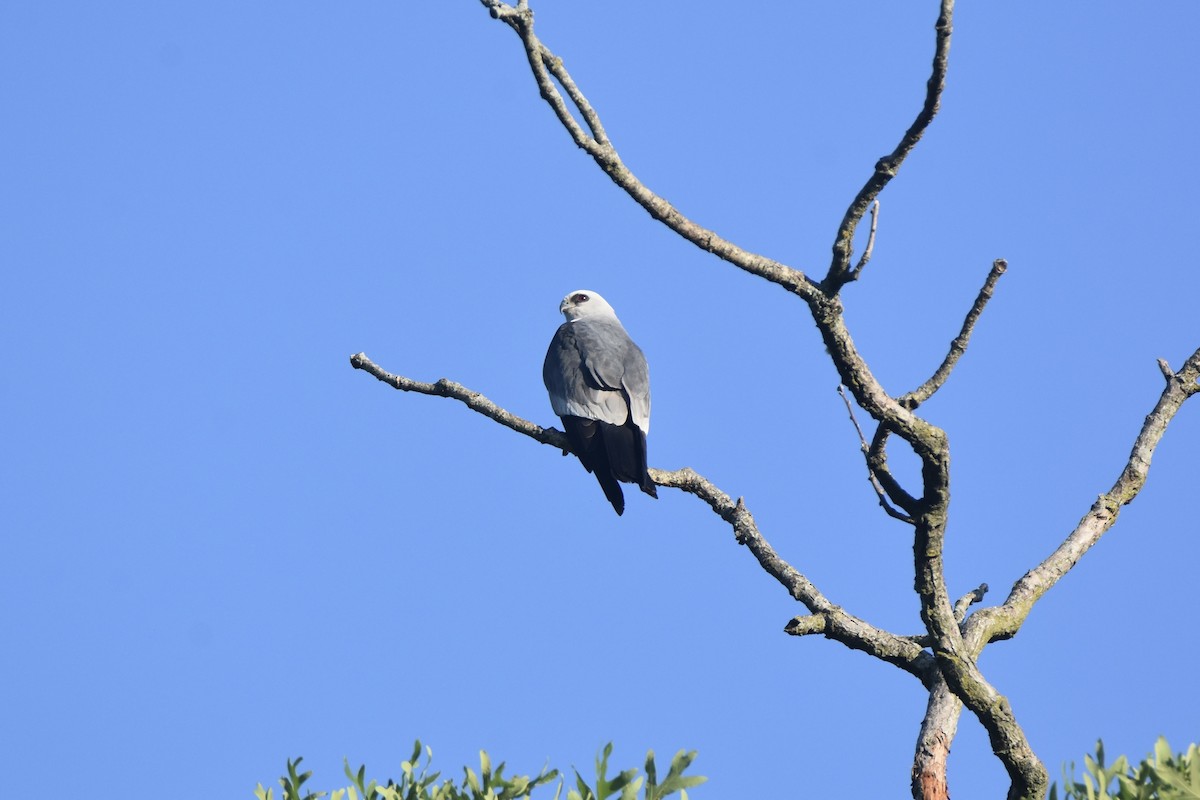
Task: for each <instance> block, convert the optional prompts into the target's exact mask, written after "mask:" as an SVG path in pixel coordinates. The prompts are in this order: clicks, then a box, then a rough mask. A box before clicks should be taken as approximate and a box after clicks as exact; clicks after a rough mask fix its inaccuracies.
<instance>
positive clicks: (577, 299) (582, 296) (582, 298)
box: [571, 292, 588, 303]
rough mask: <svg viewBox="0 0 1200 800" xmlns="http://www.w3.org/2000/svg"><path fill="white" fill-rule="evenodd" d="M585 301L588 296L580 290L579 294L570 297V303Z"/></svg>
mask: <svg viewBox="0 0 1200 800" xmlns="http://www.w3.org/2000/svg"><path fill="white" fill-rule="evenodd" d="M587 301H588V296H587V295H586V294H583V293H582V292H580V293H579V294H577V295H575V296H574V297H572V298H571V302H572V303H586V302H587Z"/></svg>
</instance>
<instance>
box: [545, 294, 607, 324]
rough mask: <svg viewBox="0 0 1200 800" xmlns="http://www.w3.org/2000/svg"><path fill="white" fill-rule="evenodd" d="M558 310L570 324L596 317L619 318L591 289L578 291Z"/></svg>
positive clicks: (564, 299)
mask: <svg viewBox="0 0 1200 800" xmlns="http://www.w3.org/2000/svg"><path fill="white" fill-rule="evenodd" d="M558 310H559V311H561V312H562V315H563V316H564V317H566V318H567V321H568V322H575V321H576V320H581V319H590V318H594V317H611V318H612V319H616V318H617V312H615V311H613V307H612V306H610V305H609V304H608V301H607V300H605V299H604V298H603V297H601V296H600V295H598V294H596V293H595V292H593V291H591V290H589V289H576V290H575V291H573V292H571V293H570V294H569V295H567V296H566V297H564V298H563V301H562V302H561V303H559V304H558Z"/></svg>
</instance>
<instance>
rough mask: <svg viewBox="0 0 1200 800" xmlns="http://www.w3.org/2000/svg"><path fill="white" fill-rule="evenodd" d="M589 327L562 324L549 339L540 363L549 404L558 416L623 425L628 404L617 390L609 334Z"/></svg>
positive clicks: (617, 373)
mask: <svg viewBox="0 0 1200 800" xmlns="http://www.w3.org/2000/svg"><path fill="white" fill-rule="evenodd" d="M592 327H593V326H590V325H586V324H585V323H584V322H583V321H580V322H577V323H570V322H567V323H563V324H562V325H560V326H559V328H558V330H557V331H556V332H555V334H554V338H553V339H551V340H550V348H549V349H548V350H547V351H546V360H545V362H543V364H542V380H543V382H544V383H545V384H546V391H547V392H549V394H550V405H551V407H552V408H553V409H554V413H555V414H557V415H558V416H560V417H565V416H572V417H583V418H584V419H597V420H602V421H604V422H607V423H609V424H611V425H624V424H625V421H626V420H628V419H629V406H628V405H627V404H626V402H625V392H624V391H621V375H622V372H621V371H620V369H619V363H618V362H616V361H614V357H613V355H612V354H611V353H609V345H610V344H611V342H610V340H611V339H612V336H611V334H610V333H605V332H597V331H594V330H591V328H592ZM621 333H624V331H621ZM580 334H582V336H581V335H580ZM625 338H626V339H628V338H629V337H628V336H626V337H625Z"/></svg>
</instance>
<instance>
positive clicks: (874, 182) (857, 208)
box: [821, 0, 954, 295]
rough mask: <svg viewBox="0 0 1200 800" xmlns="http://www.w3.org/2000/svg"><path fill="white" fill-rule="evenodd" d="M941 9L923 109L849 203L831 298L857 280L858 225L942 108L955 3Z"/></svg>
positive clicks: (832, 269) (825, 284) (829, 277)
mask: <svg viewBox="0 0 1200 800" xmlns="http://www.w3.org/2000/svg"><path fill="white" fill-rule="evenodd" d="M941 6H942V7H941V12H940V13H939V15H938V21H937V24H936V25H935V26H934V30H935V31H936V35H937V45H936V46H935V48H934V53H933V71H932V73H931V74H930V76H929V81H928V83H927V84H926V88H925V103H924V105H922V106H921V110H920V112H919V113H918V114H917V118H916V119H915V120H914V121H913V124H912V125H911V126H909V129H908V130H907V131H905V132H904V136H903V137H901V139H900V144H898V145H896V149H895V150H893V151H892V153H891V154H890V155H887V156H884V157H883V158H881V159H879V162H878V163H876V164H875V173H874V174H873V175H872V176H871V177H870V179H869V180H868V181H867V182H866V184H864V185H863V187H862V189H860V190H859V192H858V195H857V196H855V198H854V200H853V201H852V202H851V203H850V207H849V208H847V209H846V215H845V217H843V219H842V224H841V225H840V226H839V227H838V232H837V237H836V238H835V239H834V242H833V261H832V263H830V265H829V272H828V273H827V274H826V276H825V280H824V281H822V282H821V288H822V290H824V291H825V292H826V293H827V294H829V295H836V294H837V293H838V291H839V290H840V289H841V288H842V286H844V285H845V284H846V283H848V282H849V281H852V280H854V279H855V278H857V277H858V271H857V270H851V269H850V256H851V253H852V252H853V250H854V231H855V229H857V228H858V223H859V222H861V221H862V218H863V214H865V213H867V208H868V207H869V206H870V205H871V203H872V202H873V201H874V200H875V198H876V197H878V196H879V193H880V192H882V191H883V188H884V187H885V186H887V185H888V183H889V182H890V181H891V180H892V178H894V177H896V173H897V172H898V171H899V170H900V165H901V164H903V163H904V159H905V158H907V157H908V154H909V153H911V152H912V149H913V148H914V147H916V146H917V142H919V141H920V140H921V136H923V135H924V133H925V129H926V128H928V127H929V123H931V122H933V118H934V116H936V115H937V112H938V108H939V106H940V105H941V97H942V90H943V89H945V88H946V69H947V66H948V64H949V57H950V34H951V32H952V29H953V19H954V0H942V2H941Z"/></svg>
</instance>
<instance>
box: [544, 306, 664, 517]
mask: <svg viewBox="0 0 1200 800" xmlns="http://www.w3.org/2000/svg"><path fill="white" fill-rule="evenodd" d="M558 310H559V311H561V312H562V314H563V316H564V317H566V318H567V321H566V322H564V323H563V324H562V325H560V326H559V328H558V331H557V332H555V334H554V338H553V339H552V340H551V341H550V349H549V350H547V351H546V361H545V363H544V364H543V365H542V380H543V381H544V382H545V384H546V391H548V392H549V393H550V405H551V406H552V407H553V408H554V413H555V414H557V415H558V416H559V418H560V419H562V422H563V429H564V430H565V431H566V434H567V439H568V440H569V441H570V442H571V449H572V450H573V451H575V455H577V456H579V460H580V461H581V462H583V466H584V468H585V469H587V471H588V472H591V473H593V474H595V476H596V480H598V481H599V482H600V488H601V489H603V490H604V496H605V497H607V498H608V502H610V503H612V507H613V510H614V511H616V512H617V514H618V515H619V514H622V513H624V511H625V495H623V494H622V493H621V487H620V485H619V484H618V483H617V481H625V482H626V483H636V484H637V485H638V487H639V488H641V490H642V491H643V492H645V493H646V494H648V495H650V496H651V497H658V489H657V488H656V487H655V485H654V481H652V480H650V473H649V472H647V470H646V434H647V433H649V432H650V372H649V370H648V369H647V367H646V357H645V356H644V355H642V351H641V349H640V348H639V347H638V346H637V345H636V344H634V343H633V340H632V339H630V338H629V334H628V333H626V332H625V328H624V327H622V326H621V321H620V320H619V319H617V314H616V312H615V311H613V308H612V306H610V305H609V304H608V302H607V301H606V300H605V299H604V298H603V297H601V296H600V295H598V294H596V293H595V292H591V291H587V290H586V289H580V290H578V291H574V292H571V293H570V294H569V295H567V296H566V297H564V298H563V301H562V303H561V304H559V306H558Z"/></svg>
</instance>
